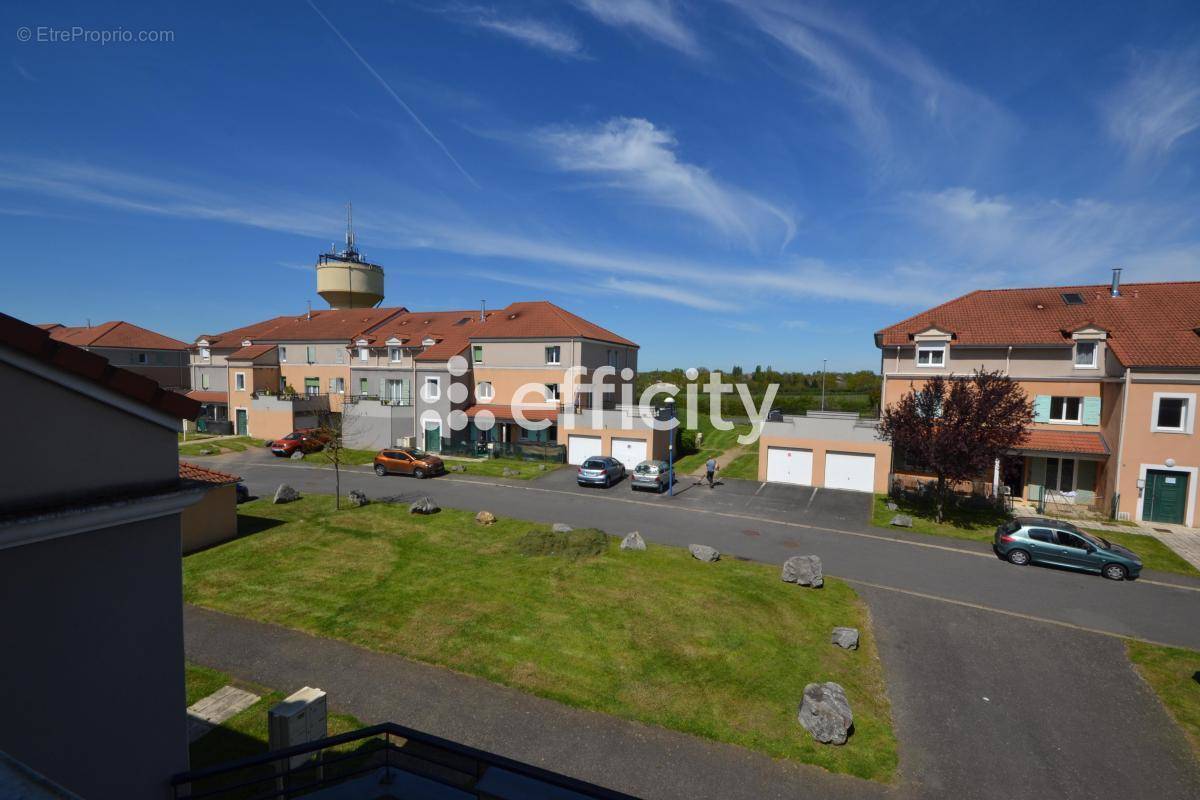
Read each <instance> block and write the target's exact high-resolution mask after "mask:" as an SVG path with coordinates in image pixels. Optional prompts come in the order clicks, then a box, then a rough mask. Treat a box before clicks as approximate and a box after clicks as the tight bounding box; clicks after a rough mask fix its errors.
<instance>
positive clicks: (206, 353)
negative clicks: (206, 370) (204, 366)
mask: <svg viewBox="0 0 1200 800" xmlns="http://www.w3.org/2000/svg"><path fill="white" fill-rule="evenodd" d="M210 358H212V351H211V350H209V349H208V348H207V347H201V348H200V360H201V361H208V360H209V359H210Z"/></svg>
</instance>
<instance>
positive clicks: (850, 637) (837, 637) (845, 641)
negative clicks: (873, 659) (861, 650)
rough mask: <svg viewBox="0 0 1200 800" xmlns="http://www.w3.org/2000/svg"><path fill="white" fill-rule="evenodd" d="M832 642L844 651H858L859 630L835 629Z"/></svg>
mask: <svg viewBox="0 0 1200 800" xmlns="http://www.w3.org/2000/svg"><path fill="white" fill-rule="evenodd" d="M830 641H831V642H832V643H833V644H836V645H837V646H838V647H841V648H843V649H846V650H857V649H858V628H840V627H839V628H834V629H833V638H831V639H830Z"/></svg>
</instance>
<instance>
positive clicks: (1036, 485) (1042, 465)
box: [1028, 458, 1046, 500]
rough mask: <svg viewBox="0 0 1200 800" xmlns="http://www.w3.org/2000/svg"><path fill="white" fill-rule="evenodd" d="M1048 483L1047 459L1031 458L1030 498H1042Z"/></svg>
mask: <svg viewBox="0 0 1200 800" xmlns="http://www.w3.org/2000/svg"><path fill="white" fill-rule="evenodd" d="M1045 485H1046V459H1044V458H1032V459H1030V460H1029V486H1030V489H1029V498H1028V499H1030V500H1040V499H1041V497H1042V492H1043V491H1044V487H1045Z"/></svg>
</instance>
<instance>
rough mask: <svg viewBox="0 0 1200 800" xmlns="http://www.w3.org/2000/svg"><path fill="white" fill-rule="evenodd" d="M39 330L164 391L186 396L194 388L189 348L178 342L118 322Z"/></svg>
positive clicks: (47, 326) (45, 326)
mask: <svg viewBox="0 0 1200 800" xmlns="http://www.w3.org/2000/svg"><path fill="white" fill-rule="evenodd" d="M38 327H39V328H41V329H42V330H44V331H46V332H47V333H49V334H50V337H51V338H52V339H54V340H55V341H57V342H63V343H64V344H69V345H74V346H75V347H78V348H80V349H82V350H86V351H88V352H90V353H95V354H96V355H98V356H102V357H104V358H107V359H108V361H109V363H110V364H112V365H113V366H114V367H120V368H121V369H125V370H128V371H130V372H133V373H136V374H138V375H144V376H145V377H147V378H150V379H151V380H153V381H155V382H157V383H158V384H159V385H160V386H162V387H163V388H165V389H171V390H172V391H183V392H186V391H187V390H188V389H190V388H191V381H190V372H189V370H188V346H187V344H185V343H184V342H181V341H179V340H178V339H172V338H171V337H170V336H163V335H162V334H161V333H156V332H155V331H152V330H148V329H147V328H142V327H139V326H137V325H134V324H133V323H131V322H121V321H119V320H118V321H114V322H102V323H100V324H99V325H83V326H78V327H72V326H68V325H63V324H62V323H58V322H52V323H47V324H43V325H39V326H38Z"/></svg>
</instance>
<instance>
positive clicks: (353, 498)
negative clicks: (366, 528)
mask: <svg viewBox="0 0 1200 800" xmlns="http://www.w3.org/2000/svg"><path fill="white" fill-rule="evenodd" d="M369 502H371V501H370V500H368V499H367V493H366V492H363V491H359V490H358V489H351V490H350V505H351V506H352V507H353V508H362V507H363V506H365V505H366V504H367V503H369Z"/></svg>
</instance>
